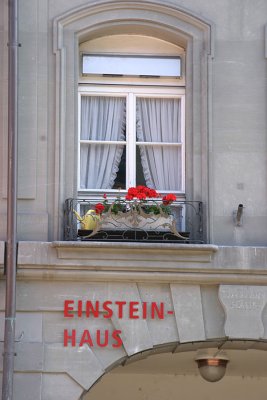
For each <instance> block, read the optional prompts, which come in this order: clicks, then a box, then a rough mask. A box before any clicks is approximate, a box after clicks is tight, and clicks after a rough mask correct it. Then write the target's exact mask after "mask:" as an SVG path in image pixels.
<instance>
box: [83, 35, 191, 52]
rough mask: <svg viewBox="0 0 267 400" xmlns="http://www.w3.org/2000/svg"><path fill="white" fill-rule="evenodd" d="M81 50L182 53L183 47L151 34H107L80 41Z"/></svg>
mask: <svg viewBox="0 0 267 400" xmlns="http://www.w3.org/2000/svg"><path fill="white" fill-rule="evenodd" d="M80 51H81V52H91V53H126V54H140V53H142V54H148V55H149V54H157V55H168V56H172V55H173V56H175V55H182V54H184V51H185V50H184V48H182V47H180V46H177V45H175V44H173V43H170V42H167V41H165V40H161V39H158V38H155V37H151V36H145V35H109V36H102V37H99V38H96V39H92V40H87V41H84V42H82V43H80Z"/></svg>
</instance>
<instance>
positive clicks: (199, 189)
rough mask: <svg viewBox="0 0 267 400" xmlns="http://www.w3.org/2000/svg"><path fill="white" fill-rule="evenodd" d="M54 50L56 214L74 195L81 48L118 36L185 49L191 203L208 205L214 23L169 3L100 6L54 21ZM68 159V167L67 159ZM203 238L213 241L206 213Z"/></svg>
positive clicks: (56, 232)
mask: <svg viewBox="0 0 267 400" xmlns="http://www.w3.org/2000/svg"><path fill="white" fill-rule="evenodd" d="M53 27H54V31H53V32H54V33H53V50H54V53H55V55H56V69H55V99H54V105H55V107H54V113H55V115H54V120H55V125H54V126H55V134H54V138H55V139H54V141H55V142H54V148H55V149H56V151H55V155H54V157H55V159H54V160H53V163H54V165H55V182H56V186H55V188H56V190H55V199H54V200H55V201H54V204H55V210H53V211H54V212H52V213H53V214H54V215H55V216H56V215H58V212H57V210H58V209H62V204H63V202H64V200H65V198H67V197H74V196H75V195H76V179H77V178H76V175H77V174H76V172H75V165H76V162H77V160H76V152H75V151H73V152H72V153H71V152H70V149H75V148H76V141H75V134H76V130H77V128H76V127H77V105H76V104H77V101H76V87H77V81H78V78H77V77H78V71H79V60H78V58H79V57H78V43H79V41H80V40H83V39H85V38H88V37H90V38H96V37H100V36H102V35H109V34H118V33H136V32H138V33H139V34H144V35H149V36H154V37H158V38H161V39H163V40H166V41H169V42H172V43H176V44H179V45H181V46H183V47H184V48H185V49H186V58H187V61H186V76H187V93H186V103H187V105H186V107H187V110H188V112H187V114H186V115H187V117H186V136H187V143H186V146H187V149H188V151H189V154H190V157H187V165H186V171H187V197H188V198H190V199H191V200H202V201H203V202H204V204H205V205H207V204H208V192H209V191H208V181H209V179H208V173H209V171H208V131H209V129H210V127H211V125H210V118H209V116H208V112H207V111H208V107H209V104H210V101H211V96H210V83H209V79H210V68H211V62H210V61H211V59H212V57H213V52H214V49H213V47H214V46H213V26H212V23H211V22H209V21H207V20H205V19H203V18H202V17H200V16H198V15H194V14H193V13H192V12H190V11H189V10H186V9H183V8H181V7H178V6H175V5H174V4H172V3H169V2H165V1H156V2H151V1H131V2H127V1H120V0H119V1H98V2H91V3H90V4H87V5H86V6H82V7H79V8H76V9H73V10H70V11H68V12H66V13H64V14H63V15H61V16H59V17H57V18H55V20H54V24H53ZM66 154H67V155H68V157H67V158H68V162H66V156H65V155H66ZM204 214H205V218H204V221H205V224H204V225H205V234H206V237H208V236H209V228H208V227H209V222H208V212H207V207H206V208H205V209H204ZM61 225H62V224H61V216H60V215H59V216H58V218H54V222H53V227H51V232H53V233H52V234H51V236H52V237H51V239H54V238H59V237H60V233H61V230H62V228H61Z"/></svg>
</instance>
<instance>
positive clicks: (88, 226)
mask: <svg viewBox="0 0 267 400" xmlns="http://www.w3.org/2000/svg"><path fill="white" fill-rule="evenodd" d="M73 212H74V214H75V216H76V218H77V220H78V221H80V223H81V229H84V230H88V231H93V230H94V229H95V227H96V225H97V222H98V221H100V219H101V217H100V215H99V214H96V212H95V210H88V211H87V213H86V214H85V215H84V216H83V217H81V216H80V214H79V213H77V211H75V210H73Z"/></svg>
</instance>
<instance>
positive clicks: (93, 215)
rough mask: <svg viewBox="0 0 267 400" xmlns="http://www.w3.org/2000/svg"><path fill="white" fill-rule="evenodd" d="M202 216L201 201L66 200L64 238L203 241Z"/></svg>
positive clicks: (83, 239)
mask: <svg viewBox="0 0 267 400" xmlns="http://www.w3.org/2000/svg"><path fill="white" fill-rule="evenodd" d="M99 204H102V207H101V206H99ZM103 204H104V206H103ZM103 207H104V208H103ZM202 216H203V206H202V202H200V201H187V200H186V201H174V202H172V203H171V204H164V203H163V202H162V199H160V200H159V199H153V200H152V199H147V200H145V201H140V200H132V201H126V200H124V199H121V198H113V199H111V200H109V201H107V200H106V201H104V200H103V197H102V198H100V197H99V198H97V197H95V198H94V199H90V200H89V199H67V200H66V201H65V206H64V240H72V241H73V240H74V241H76V240H80V241H85V240H87V241H89V240H90V241H128V242H129V241H142V242H178V243H203V218H202Z"/></svg>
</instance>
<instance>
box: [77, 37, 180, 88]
mask: <svg viewBox="0 0 267 400" xmlns="http://www.w3.org/2000/svg"><path fill="white" fill-rule="evenodd" d="M79 51H80V55H81V68H80V71H81V74H80V77H79V82H80V83H86V82H92V81H93V82H96V79H95V77H96V75H98V77H99V76H100V75H101V72H99V73H98V72H92V71H98V70H99V71H101V70H102V69H103V68H104V72H103V74H104V75H103V76H105V77H106V78H107V75H108V76H109V78H110V77H112V78H111V79H113V80H112V82H113V83H114V82H115V81H114V78H115V77H116V75H117V74H120V76H121V77H123V79H121V83H122V82H124V83H127V75H128V76H131V77H132V78H131V83H134V82H135V83H138V82H139V83H140V84H144V81H143V79H141V80H140V79H138V78H137V77H141V76H142V77H143V78H146V82H145V83H146V84H151V83H155V84H159V82H153V79H151V77H154V78H155V77H165V78H170V79H167V80H166V79H165V81H164V84H167V85H168V84H171V85H175V86H184V85H185V68H184V66H185V50H184V48H182V47H181V46H178V45H175V44H173V43H170V42H167V41H165V40H162V39H158V38H155V37H151V36H146V35H133V34H121V35H108V36H101V37H99V38H94V39H91V40H86V41H83V42H82V43H80V45H79ZM113 64H114V67H113V68H112V65H113ZM135 64H136V67H135ZM90 66H91V68H90ZM107 66H108V68H107ZM118 66H120V68H118ZM88 68H89V69H88ZM114 68H115V70H114ZM87 70H88V71H87ZM119 70H120V71H119ZM114 71H115V72H114ZM94 74H95V75H94ZM99 74H100V75H99ZM147 78H149V81H148V80H147ZM177 78H178V79H177ZM161 84H162V83H161Z"/></svg>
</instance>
